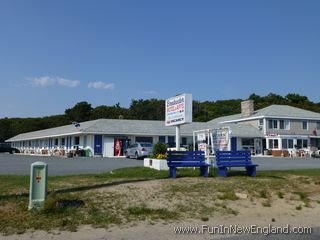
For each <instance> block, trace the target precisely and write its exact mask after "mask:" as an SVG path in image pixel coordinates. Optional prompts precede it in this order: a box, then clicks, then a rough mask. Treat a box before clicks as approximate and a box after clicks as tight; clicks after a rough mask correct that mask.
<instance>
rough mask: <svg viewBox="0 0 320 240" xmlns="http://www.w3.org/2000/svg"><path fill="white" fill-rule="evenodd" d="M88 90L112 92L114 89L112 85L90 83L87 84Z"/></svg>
mask: <svg viewBox="0 0 320 240" xmlns="http://www.w3.org/2000/svg"><path fill="white" fill-rule="evenodd" d="M88 88H95V89H106V90H113V89H114V83H104V82H90V83H89V84H88Z"/></svg>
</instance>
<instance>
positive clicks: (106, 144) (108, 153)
mask: <svg viewBox="0 0 320 240" xmlns="http://www.w3.org/2000/svg"><path fill="white" fill-rule="evenodd" d="M113 145H114V139H113V137H104V140H103V156H104V157H112V156H114V146H113Z"/></svg>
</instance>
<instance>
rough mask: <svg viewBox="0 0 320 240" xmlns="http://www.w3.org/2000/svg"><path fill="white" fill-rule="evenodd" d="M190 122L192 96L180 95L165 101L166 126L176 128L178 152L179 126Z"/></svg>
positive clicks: (178, 148) (177, 148)
mask: <svg viewBox="0 0 320 240" xmlns="http://www.w3.org/2000/svg"><path fill="white" fill-rule="evenodd" d="M191 122H192V95H191V94H188V93H184V94H180V95H177V96H175V97H171V98H169V99H167V100H166V120H165V124H166V126H176V150H177V151H179V150H180V125H182V124H185V123H191Z"/></svg>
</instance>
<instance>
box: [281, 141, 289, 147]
mask: <svg viewBox="0 0 320 240" xmlns="http://www.w3.org/2000/svg"><path fill="white" fill-rule="evenodd" d="M282 149H288V139H282Z"/></svg>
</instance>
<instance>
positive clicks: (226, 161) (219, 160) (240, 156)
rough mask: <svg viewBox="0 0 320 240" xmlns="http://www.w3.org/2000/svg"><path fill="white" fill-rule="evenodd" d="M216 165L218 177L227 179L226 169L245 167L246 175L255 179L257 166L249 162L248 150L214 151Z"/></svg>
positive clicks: (249, 154)
mask: <svg viewBox="0 0 320 240" xmlns="http://www.w3.org/2000/svg"><path fill="white" fill-rule="evenodd" d="M216 164H217V168H218V176H220V177H227V173H228V168H231V167H245V168H246V170H247V174H248V175H249V176H251V177H255V176H256V167H257V166H258V165H257V164H253V163H252V162H251V153H250V150H240V151H216Z"/></svg>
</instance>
